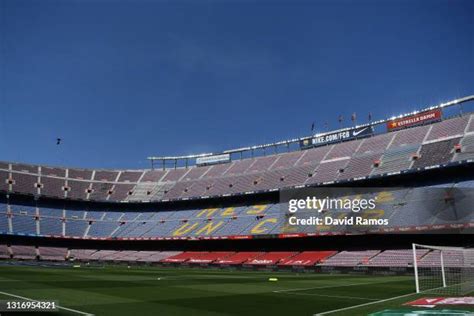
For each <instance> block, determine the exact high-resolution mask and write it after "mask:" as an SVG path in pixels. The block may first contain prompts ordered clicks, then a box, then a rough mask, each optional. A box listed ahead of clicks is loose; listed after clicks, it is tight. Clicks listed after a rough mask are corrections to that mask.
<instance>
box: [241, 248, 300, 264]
mask: <svg viewBox="0 0 474 316" xmlns="http://www.w3.org/2000/svg"><path fill="white" fill-rule="evenodd" d="M296 254H297V252H288V251H287V252H267V253H265V254H263V255H261V256H259V257H258V258H254V259H251V260H248V261H247V262H245V264H248V265H254V266H257V265H275V264H278V263H280V262H281V261H283V260H289V259H290V258H292V257H294V256H295V255H296Z"/></svg>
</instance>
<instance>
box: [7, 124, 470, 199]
mask: <svg viewBox="0 0 474 316" xmlns="http://www.w3.org/2000/svg"><path fill="white" fill-rule="evenodd" d="M472 122H473V120H472V115H463V116H459V117H454V118H450V119H446V120H444V121H441V122H437V123H433V124H431V125H425V126H418V127H413V128H409V129H404V130H398V131H393V132H389V133H383V134H378V135H375V136H372V137H367V138H363V139H355V140H351V141H347V142H342V143H337V144H333V145H328V146H321V147H316V148H310V149H307V150H304V151H294V152H285V153H278V154H272V155H268V156H263V157H256V158H245V159H242V160H234V161H231V162H229V163H224V164H218V165H211V166H190V167H187V168H185V167H182V168H181V167H180V168H176V169H165V170H84V169H73V168H67V169H64V168H57V167H46V166H34V165H27V164H17V163H7V162H3V163H1V164H0V190H2V191H5V192H14V193H20V194H28V195H35V196H48V197H53V198H66V199H73V200H91V201H111V202H113V201H161V200H179V199H189V198H202V197H209V196H227V195H232V194H243V193H246V192H255V191H256V192H260V191H265V190H275V189H281V188H288V187H293V186H297V185H317V184H321V183H327V182H334V181H339V182H341V181H347V180H351V179H354V178H356V179H359V178H367V177H370V176H371V175H387V174H393V173H396V172H400V171H407V170H411V169H414V170H417V169H420V168H425V167H431V166H438V165H445V164H449V163H451V162H455V161H465V160H468V159H471V158H472V157H473V156H474V154H472V151H473V150H472V147H473V146H472V144H473V143H474V141H473V134H472V129H473V127H472V126H473V125H474V123H472ZM468 123H469V125H468Z"/></svg>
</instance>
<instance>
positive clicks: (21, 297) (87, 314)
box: [0, 291, 94, 316]
mask: <svg viewBox="0 0 474 316" xmlns="http://www.w3.org/2000/svg"><path fill="white" fill-rule="evenodd" d="M0 294H2V295H5V296H10V297H15V298H19V299H22V300H25V301H30V302H37V301H40V300H35V299H32V298H28V297H24V296H20V295H16V294H11V293H7V292H2V291H0ZM58 308H59V309H62V310H65V311H68V312H72V313H76V314H81V315H86V316H94V314H90V313H86V312H81V311H78V310H76V309H72V308H68V307H64V306H59V305H58Z"/></svg>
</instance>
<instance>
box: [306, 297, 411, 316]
mask: <svg viewBox="0 0 474 316" xmlns="http://www.w3.org/2000/svg"><path fill="white" fill-rule="evenodd" d="M416 294H419V293H408V294H404V295H399V296H394V297H390V298H385V299H383V300H378V301H374V302H368V303H363V304H359V305H353V306H348V307H344V308H339V309H334V310H331V311H327V312H322V313H317V314H314V315H313V316H320V315H328V314H332V313H337V312H342V311H347V310H350V309H355V308H359V307H364V306H368V305H374V304H379V303H383V302H388V301H393V300H396V299H399V298H403V297H407V296H412V295H416Z"/></svg>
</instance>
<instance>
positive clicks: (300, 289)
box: [273, 280, 403, 293]
mask: <svg viewBox="0 0 474 316" xmlns="http://www.w3.org/2000/svg"><path fill="white" fill-rule="evenodd" d="M400 281H403V280H391V281H380V282H365V283H351V284H342V285H328V286H318V287H307V288H299V289H286V290H275V291H273V292H274V293H282V292H296V291H307V290H318V289H331V288H336V287H348V286H356V285H370V284H379V283H388V282H400Z"/></svg>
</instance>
